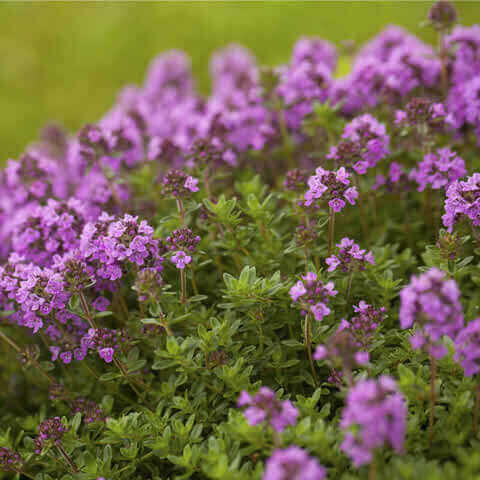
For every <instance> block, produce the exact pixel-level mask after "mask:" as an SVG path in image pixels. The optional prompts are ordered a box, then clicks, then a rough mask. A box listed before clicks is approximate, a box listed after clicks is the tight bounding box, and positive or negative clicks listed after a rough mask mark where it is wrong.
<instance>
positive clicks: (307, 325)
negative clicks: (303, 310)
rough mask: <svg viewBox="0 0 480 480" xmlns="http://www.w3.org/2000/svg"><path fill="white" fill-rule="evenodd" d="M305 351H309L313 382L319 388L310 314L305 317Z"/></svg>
mask: <svg viewBox="0 0 480 480" xmlns="http://www.w3.org/2000/svg"><path fill="white" fill-rule="evenodd" d="M305 350H306V351H307V357H308V361H309V362H310V369H311V370H312V377H313V381H314V383H315V386H316V387H317V388H318V385H319V383H318V378H317V374H316V372H315V365H314V363H313V357H312V343H311V339H310V314H308V313H307V315H306V316H305Z"/></svg>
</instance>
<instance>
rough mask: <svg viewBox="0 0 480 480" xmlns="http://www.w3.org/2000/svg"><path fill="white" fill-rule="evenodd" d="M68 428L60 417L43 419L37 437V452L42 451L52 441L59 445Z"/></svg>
mask: <svg viewBox="0 0 480 480" xmlns="http://www.w3.org/2000/svg"><path fill="white" fill-rule="evenodd" d="M67 431H68V428H67V427H66V426H65V425H64V424H63V423H62V421H61V420H60V417H51V418H47V419H46V420H43V422H41V423H40V425H39V426H38V436H37V437H35V452H36V453H38V454H40V453H42V450H43V448H44V447H45V446H46V445H47V444H49V443H51V444H53V445H59V444H60V442H61V441H62V438H63V435H64V434H65V432H67Z"/></svg>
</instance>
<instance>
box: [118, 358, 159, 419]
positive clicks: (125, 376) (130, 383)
mask: <svg viewBox="0 0 480 480" xmlns="http://www.w3.org/2000/svg"><path fill="white" fill-rule="evenodd" d="M113 362H114V363H115V365H116V366H117V367H118V369H119V370H120V373H121V374H122V376H123V377H124V378H125V380H126V381H127V383H128V384H129V385H130V388H131V389H132V390H133V391H134V392H135V393H136V395H137V396H138V398H140V400H142V402H143V403H145V405H146V406H147V407H148V408H149V409H150V410H152V411H154V408H153V407H152V406H151V405H150V404H149V402H148V401H147V400H146V399H145V395H144V394H143V393H141V392H140V391H139V390H138V388H137V387H136V386H135V384H134V383H133V382H132V381H131V379H130V377H129V376H128V372H127V371H126V370H125V367H124V366H123V364H122V362H120V361H119V360H118V359H117V358H115V357H113Z"/></svg>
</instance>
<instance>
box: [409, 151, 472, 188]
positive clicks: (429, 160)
mask: <svg viewBox="0 0 480 480" xmlns="http://www.w3.org/2000/svg"><path fill="white" fill-rule="evenodd" d="M466 174H467V170H466V169H465V162H464V160H463V158H460V157H459V156H457V155H456V154H455V152H452V151H451V150H450V149H449V148H439V149H438V150H437V154H435V153H430V154H427V155H425V157H424V158H423V160H422V161H421V162H420V163H419V164H418V167H417V168H414V169H413V170H412V171H411V172H410V175H409V177H410V178H411V179H412V180H414V181H415V182H417V184H418V191H419V192H422V191H423V190H425V188H427V187H428V186H430V187H431V188H433V189H434V190H438V189H440V188H447V187H448V185H450V184H451V183H452V182H454V181H455V180H458V179H459V178H461V177H463V176H464V175H466Z"/></svg>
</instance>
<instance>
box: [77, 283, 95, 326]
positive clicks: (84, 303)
mask: <svg viewBox="0 0 480 480" xmlns="http://www.w3.org/2000/svg"><path fill="white" fill-rule="evenodd" d="M78 296H79V297H80V302H81V304H82V308H83V312H84V313H85V318H86V319H87V322H88V324H89V325H90V327H92V328H94V329H95V330H96V329H97V328H98V327H97V325H96V324H95V320H94V319H93V317H92V316H91V315H90V310H89V309H88V305H87V300H86V299H85V295H84V294H83V292H82V291H80V292H78Z"/></svg>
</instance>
